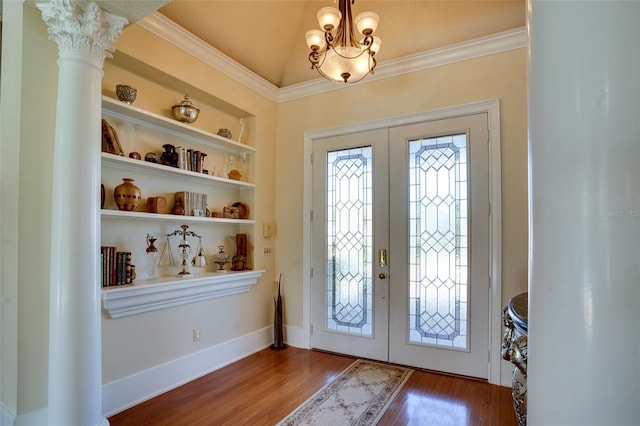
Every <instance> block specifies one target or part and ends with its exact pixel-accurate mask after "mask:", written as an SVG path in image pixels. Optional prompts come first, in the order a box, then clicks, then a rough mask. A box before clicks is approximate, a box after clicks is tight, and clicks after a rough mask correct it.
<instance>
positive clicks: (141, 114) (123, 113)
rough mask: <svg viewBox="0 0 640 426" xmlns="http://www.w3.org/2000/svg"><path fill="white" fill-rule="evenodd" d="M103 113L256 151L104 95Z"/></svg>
mask: <svg viewBox="0 0 640 426" xmlns="http://www.w3.org/2000/svg"><path fill="white" fill-rule="evenodd" d="M102 113H103V114H105V115H108V116H111V117H116V118H119V119H121V120H124V121H129V122H132V123H137V124H141V125H143V126H146V127H150V128H154V129H156V130H159V131H162V132H164V133H167V134H170V135H174V136H178V137H180V138H187V139H189V140H191V141H193V142H196V143H200V144H204V145H207V146H212V147H214V148H219V149H224V150H227V151H230V152H237V153H243V152H245V153H248V154H251V153H255V152H256V149H255V148H254V147H252V146H249V145H245V144H242V143H240V142H237V141H234V140H231V139H227V138H225V137H222V136H219V135H215V134H213V133H209V132H206V131H204V130H201V129H198V128H197V127H192V126H190V125H188V124H185V123H182V122H180V121H177V120H172V119H170V118H167V117H163V116H161V115H158V114H154V113H152V112H149V111H145V110H142V109H140V108H137V107H134V106H133V105H130V104H125V103H122V102H120V101H118V100H116V99H112V98H109V97H107V96H102Z"/></svg>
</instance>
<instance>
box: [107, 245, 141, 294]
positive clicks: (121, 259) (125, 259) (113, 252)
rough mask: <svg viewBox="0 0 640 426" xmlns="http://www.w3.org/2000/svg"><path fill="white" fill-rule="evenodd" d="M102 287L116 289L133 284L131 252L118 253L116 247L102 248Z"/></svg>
mask: <svg viewBox="0 0 640 426" xmlns="http://www.w3.org/2000/svg"><path fill="white" fill-rule="evenodd" d="M100 257H101V260H102V261H101V274H100V283H101V285H102V287H115V286H120V285H127V284H133V277H134V274H133V270H134V268H135V266H133V265H132V264H131V252H128V251H118V248H117V247H114V246H102V247H100Z"/></svg>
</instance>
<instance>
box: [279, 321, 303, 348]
mask: <svg viewBox="0 0 640 426" xmlns="http://www.w3.org/2000/svg"><path fill="white" fill-rule="evenodd" d="M284 335H285V341H286V342H287V345H289V346H293V347H295V348H302V349H309V347H308V344H307V343H306V342H307V340H309V339H308V338H305V330H304V328H302V327H294V326H291V325H285V326H284Z"/></svg>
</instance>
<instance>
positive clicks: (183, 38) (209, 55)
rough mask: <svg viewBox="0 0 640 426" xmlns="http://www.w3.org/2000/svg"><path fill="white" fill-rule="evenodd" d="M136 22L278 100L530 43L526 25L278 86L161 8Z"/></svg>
mask: <svg viewBox="0 0 640 426" xmlns="http://www.w3.org/2000/svg"><path fill="white" fill-rule="evenodd" d="M137 25H140V26H141V27H142V28H144V29H146V30H148V31H150V32H151V33H153V34H155V35H156V36H158V37H160V38H162V39H163V40H165V41H167V42H169V43H171V44H173V45H175V46H177V47H179V48H181V49H183V50H185V51H186V52H187V53H189V54H191V55H193V56H195V57H196V58H198V59H200V60H201V61H203V62H205V63H206V64H208V65H210V66H211V67H213V68H215V69H217V70H218V71H220V72H222V73H223V74H225V75H227V76H228V77H230V78H232V79H234V80H236V81H238V82H239V83H241V84H242V85H244V86H246V87H247V88H249V89H251V90H254V91H255V92H257V93H258V94H260V95H262V96H264V97H266V98H267V99H269V100H272V101H273V102H276V103H280V102H287V101H291V100H295V99H300V98H304V97H307V96H314V95H318V94H320V93H324V92H329V91H333V90H340V89H344V88H346V87H350V86H354V85H360V84H367V83H371V82H373V81H377V80H382V79H385V78H390V77H395V76H398V75H402V74H407V73H411V72H416V71H420V70H424V69H428V68H433V67H438V66H442V65H446V64H452V63H455V62H461V61H466V60H469V59H474V58H479V57H482V56H487V55H493V54H496V53H501V52H506V51H509V50H513V49H520V48H524V47H526V46H527V32H526V29H525V27H522V28H516V29H514V30H509V31H504V32H500V33H496V34H493V35H490V36H487V37H481V38H477V39H473V40H469V41H466V42H463V43H458V44H454V45H451V46H446V47H443V48H439V49H434V50H429V51H426V52H422V53H419V54H416V55H411V56H406V57H403V58H399V59H395V60H392V61H385V62H384V63H381V64H378V66H377V67H376V72H375V74H373V75H370V76H368V77H367V78H366V79H364V80H363V81H360V82H358V83H353V84H349V85H346V84H344V83H339V82H332V81H328V80H326V79H324V78H322V77H319V78H317V79H314V80H310V81H306V82H303V83H299V84H293V85H290V86H285V87H282V88H278V87H277V86H275V85H274V84H271V83H270V82H268V81H267V80H265V79H264V78H262V77H260V76H259V75H257V74H256V73H254V72H253V71H251V70H250V69H248V68H246V67H245V66H243V65H240V64H239V63H237V62H236V61H234V60H232V59H231V58H229V57H228V56H226V55H225V54H223V53H222V52H220V51H219V50H217V49H216V48H214V47H212V46H211V45H209V44H207V43H205V42H204V41H202V40H201V39H199V38H198V37H196V36H195V35H193V34H192V33H190V32H189V31H187V30H185V29H184V28H183V27H181V26H180V25H178V24H176V23H175V22H173V21H172V20H170V19H168V18H166V17H165V16H164V15H162V14H161V13H159V12H154V13H152V14H151V15H149V16H147V17H145V18H144V19H142V20H140V21H138V23H137Z"/></svg>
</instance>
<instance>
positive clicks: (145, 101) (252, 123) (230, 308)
mask: <svg viewBox="0 0 640 426" xmlns="http://www.w3.org/2000/svg"><path fill="white" fill-rule="evenodd" d="M115 47H116V49H117V50H118V52H117V55H116V56H115V58H114V60H108V61H107V62H106V63H105V76H104V78H103V94H104V95H106V96H111V97H113V95H114V88H115V85H116V84H118V83H127V84H131V85H133V86H135V87H137V88H138V98H137V99H136V101H135V103H134V106H136V107H140V108H143V109H145V110H148V111H151V112H154V113H156V114H160V115H169V114H170V106H171V105H173V104H174V103H176V102H177V101H179V100H181V99H182V97H183V96H184V94H185V93H187V94H188V95H189V96H190V98H191V100H192V101H193V102H194V104H196V105H198V106H200V107H201V113H200V117H199V118H198V120H197V121H196V122H195V123H193V125H192V126H193V127H198V128H201V129H203V130H207V131H211V132H215V131H217V129H218V128H220V127H227V128H230V129H231V130H232V131H233V133H234V134H236V135H237V134H238V132H239V119H238V117H242V116H247V115H248V116H251V118H249V119H248V120H247V123H248V124H247V125H246V126H245V133H244V135H243V141H246V142H247V143H249V144H250V145H253V146H255V148H256V150H257V154H256V166H255V176H254V179H255V182H256V184H257V188H256V191H255V201H254V205H250V208H251V212H252V213H251V214H252V216H253V217H254V218H255V221H256V225H255V227H254V228H255V231H254V232H253V245H254V246H255V248H256V250H258V249H260V248H261V247H262V246H263V245H265V244H270V245H272V242H270V241H266V240H264V239H263V238H262V223H263V222H274V221H275V204H274V203H275V195H274V192H275V189H274V188H275V168H274V166H275V157H274V152H275V140H276V139H275V126H276V106H275V103H274V102H272V101H269V100H266V99H265V98H263V97H262V96H259V95H257V94H256V93H255V92H253V91H251V90H249V89H247V88H246V87H243V86H242V85H240V84H239V83H237V82H236V81H235V80H232V79H230V78H228V77H227V76H225V75H223V74H221V73H220V72H218V71H216V70H215V69H213V68H211V67H210V66H208V65H206V64H205V63H204V62H202V61H200V60H198V59H196V58H194V57H192V56H190V55H188V54H186V53H185V52H184V51H182V50H181V49H179V48H177V47H175V46H173V45H171V44H169V43H167V42H164V41H162V40H160V39H159V38H157V37H155V36H153V35H152V34H151V33H149V32H148V31H146V30H144V29H142V28H141V27H139V26H137V25H132V26H130V27H128V28H126V29H125V31H124V33H123V35H122V36H121V37H120V38H119V39H118V40H117V41H116V45H115ZM160 150H161V149H160ZM142 154H143V155H144V152H143V153H142ZM211 160H212V159H210V158H207V160H206V161H211ZM138 225H140V226H147V225H146V224H136V226H138ZM123 226H128V225H124V224H123ZM140 226H138V227H140ZM176 226H177V225H176ZM214 226H215V225H214ZM102 229H103V234H104V233H105V232H108V231H109V229H111V228H105V227H104V226H103V228H102ZM132 232H135V231H134V230H132ZM221 232H227V233H228V234H233V231H232V230H229V229H225V230H223V231H221ZM142 235H144V233H143V234H142ZM106 238H110V236H108V235H103V240H104V239H106ZM140 240H141V241H144V239H143V237H141V238H140ZM205 243H206V238H205ZM216 245H217V244H216ZM274 259H275V257H274V256H271V257H262V256H255V259H254V268H255V269H265V270H266V273H265V274H263V276H262V278H261V279H260V280H259V282H258V284H257V285H256V286H255V287H254V288H253V289H252V290H251V291H250V292H249V293H244V294H240V295H235V296H227V297H223V298H220V299H214V300H209V301H204V302H197V303H192V304H188V305H183V306H178V307H174V308H168V309H162V310H158V311H153V312H148V313H143V314H138V315H134V316H129V317H124V318H118V319H111V318H109V317H108V315H106V314H105V315H103V321H102V332H103V333H102V344H103V383H110V382H112V381H114V380H117V379H120V378H123V377H126V376H128V375H131V374H134V373H136V372H140V371H142V370H145V369H148V368H151V367H153V366H157V365H160V364H162V363H164V362H168V361H171V360H175V359H177V358H180V357H183V356H186V355H189V354H192V353H195V352H197V351H200V350H203V349H205V348H207V347H210V346H213V345H216V344H219V343H222V342H226V341H229V340H231V339H233V338H236V337H239V336H242V335H245V334H248V333H251V332H253V331H256V330H259V329H262V328H264V327H268V326H269V325H270V324H271V322H272V320H273V316H272V315H273V301H272V296H273V281H274V273H275V272H274ZM194 327H197V328H199V329H200V336H201V338H200V341H198V342H193V341H192V329H193V328H194Z"/></svg>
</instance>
